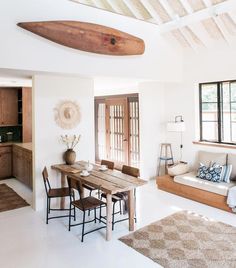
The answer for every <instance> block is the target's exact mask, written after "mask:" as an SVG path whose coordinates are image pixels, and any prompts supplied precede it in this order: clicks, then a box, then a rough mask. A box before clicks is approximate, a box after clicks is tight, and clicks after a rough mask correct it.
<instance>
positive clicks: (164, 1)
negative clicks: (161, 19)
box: [159, 0, 179, 28]
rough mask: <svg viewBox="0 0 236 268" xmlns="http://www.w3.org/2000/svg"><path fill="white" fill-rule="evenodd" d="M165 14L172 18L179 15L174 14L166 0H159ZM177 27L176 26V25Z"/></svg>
mask: <svg viewBox="0 0 236 268" xmlns="http://www.w3.org/2000/svg"><path fill="white" fill-rule="evenodd" d="M159 2H160V3H161V5H162V6H163V8H164V9H165V11H166V12H167V14H168V15H169V16H170V17H171V18H172V19H173V18H174V19H177V18H179V15H177V14H175V13H174V11H173V9H172V8H171V6H170V4H169V3H168V2H167V1H166V0H159ZM177 28H178V27H177Z"/></svg>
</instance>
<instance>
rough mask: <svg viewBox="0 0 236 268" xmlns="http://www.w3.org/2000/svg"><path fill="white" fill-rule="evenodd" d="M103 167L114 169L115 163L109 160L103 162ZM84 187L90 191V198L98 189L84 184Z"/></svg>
mask: <svg viewBox="0 0 236 268" xmlns="http://www.w3.org/2000/svg"><path fill="white" fill-rule="evenodd" d="M101 165H106V166H107V168H108V169H114V162H111V161H108V160H104V159H103V160H101ZM83 187H84V188H85V189H87V190H88V191H89V196H92V192H93V191H95V190H97V189H96V188H94V187H92V186H90V185H87V184H83ZM98 195H99V196H100V192H99V193H98ZM88 215H90V210H89V211H88Z"/></svg>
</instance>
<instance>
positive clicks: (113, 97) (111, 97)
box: [94, 93, 140, 165]
mask: <svg viewBox="0 0 236 268" xmlns="http://www.w3.org/2000/svg"><path fill="white" fill-rule="evenodd" d="M122 98H126V100H127V102H126V103H127V114H128V115H127V140H128V141H127V152H128V153H127V164H128V165H129V164H130V162H131V157H130V120H129V116H130V107H129V103H130V102H132V100H134V99H135V100H137V102H138V105H139V94H138V93H132V94H120V95H107V96H96V97H95V98H94V107H95V109H94V121H95V128H94V132H95V160H96V162H97V163H99V162H100V160H101V159H99V155H98V133H97V128H98V120H97V115H98V107H99V104H101V103H104V104H105V103H106V100H116V99H122ZM139 118H140V117H139ZM106 120H107V118H106ZM106 130H107V125H106ZM138 132H139V140H138V143H139V148H140V130H139V129H138Z"/></svg>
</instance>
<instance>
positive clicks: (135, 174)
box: [121, 165, 140, 178]
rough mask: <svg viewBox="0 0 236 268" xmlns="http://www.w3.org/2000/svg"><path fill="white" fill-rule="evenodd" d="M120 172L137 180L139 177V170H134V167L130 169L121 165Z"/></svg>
mask: <svg viewBox="0 0 236 268" xmlns="http://www.w3.org/2000/svg"><path fill="white" fill-rule="evenodd" d="M121 172H122V173H124V174H126V175H130V176H133V177H136V178H138V177H139V176H140V172H139V169H138V168H135V167H131V166H126V165H123V166H122V171H121Z"/></svg>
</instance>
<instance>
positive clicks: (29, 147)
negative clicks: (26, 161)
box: [0, 141, 32, 152]
mask: <svg viewBox="0 0 236 268" xmlns="http://www.w3.org/2000/svg"><path fill="white" fill-rule="evenodd" d="M13 145H14V146H17V147H20V148H22V149H25V150H27V151H31V152H32V142H27V143H22V142H14V141H12V142H1V143H0V147H5V146H13Z"/></svg>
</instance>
